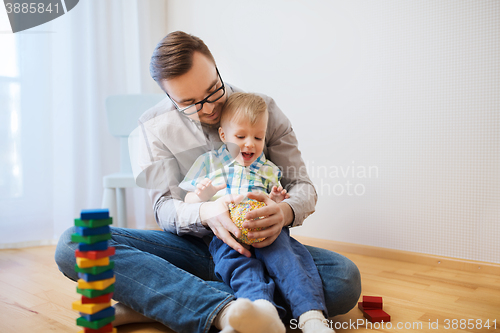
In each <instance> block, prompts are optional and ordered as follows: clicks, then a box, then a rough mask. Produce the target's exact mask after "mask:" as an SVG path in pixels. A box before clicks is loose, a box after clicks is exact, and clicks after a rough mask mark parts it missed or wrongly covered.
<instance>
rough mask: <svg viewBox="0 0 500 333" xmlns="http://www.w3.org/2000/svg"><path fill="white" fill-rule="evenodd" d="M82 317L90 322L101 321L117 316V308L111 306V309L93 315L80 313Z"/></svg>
mask: <svg viewBox="0 0 500 333" xmlns="http://www.w3.org/2000/svg"><path fill="white" fill-rule="evenodd" d="M80 315H81V316H82V317H83V318H85V319H87V320H88V321H96V320H99V319H102V318H106V317H111V316H114V315H115V308H114V307H112V306H110V307H109V308H106V309H104V310H101V311H99V312H96V313H94V314H91V315H89V314H86V313H83V312H80Z"/></svg>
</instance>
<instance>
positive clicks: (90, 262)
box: [76, 257, 109, 268]
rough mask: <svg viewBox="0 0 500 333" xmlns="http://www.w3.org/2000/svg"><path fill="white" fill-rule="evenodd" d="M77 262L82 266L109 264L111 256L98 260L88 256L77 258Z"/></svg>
mask: <svg viewBox="0 0 500 333" xmlns="http://www.w3.org/2000/svg"><path fill="white" fill-rule="evenodd" d="M76 264H77V265H78V267H80V268H90V267H94V266H108V265H109V257H106V258H101V259H97V260H92V259H87V258H76Z"/></svg>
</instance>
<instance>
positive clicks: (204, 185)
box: [194, 178, 226, 201]
mask: <svg viewBox="0 0 500 333" xmlns="http://www.w3.org/2000/svg"><path fill="white" fill-rule="evenodd" d="M224 188H226V184H221V185H217V186H214V185H213V184H212V181H211V180H210V179H208V178H205V179H203V180H202V181H201V182H199V183H198V184H196V191H194V193H195V194H196V195H197V196H198V198H200V200H201V201H208V200H210V199H211V198H212V197H213V196H214V195H215V194H216V193H217V192H219V191H220V190H222V189H224Z"/></svg>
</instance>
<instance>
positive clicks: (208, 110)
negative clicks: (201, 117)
mask: <svg viewBox="0 0 500 333" xmlns="http://www.w3.org/2000/svg"><path fill="white" fill-rule="evenodd" d="M214 107H215V105H214V103H205V104H203V108H202V109H201V112H203V113H205V114H212V113H213V112H214Z"/></svg>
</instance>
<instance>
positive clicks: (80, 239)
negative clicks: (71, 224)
mask: <svg viewBox="0 0 500 333" xmlns="http://www.w3.org/2000/svg"><path fill="white" fill-rule="evenodd" d="M108 239H111V234H110V233H107V234H102V235H94V236H80V235H78V234H73V235H71V241H72V242H73V243H85V244H94V243H97V242H102V241H105V240H108Z"/></svg>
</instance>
